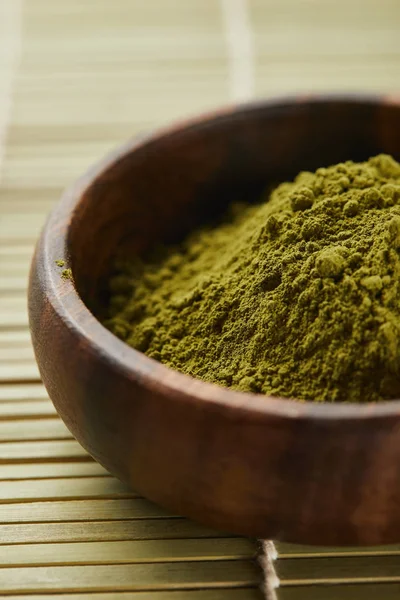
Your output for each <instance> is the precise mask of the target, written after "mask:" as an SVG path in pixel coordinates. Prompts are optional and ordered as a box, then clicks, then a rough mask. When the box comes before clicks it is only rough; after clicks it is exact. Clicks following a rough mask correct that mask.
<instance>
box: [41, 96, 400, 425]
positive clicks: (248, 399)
mask: <svg viewBox="0 0 400 600" xmlns="http://www.w3.org/2000/svg"><path fill="white" fill-rule="evenodd" d="M299 102H306V103H308V104H312V105H321V104H326V103H339V104H340V103H345V104H349V103H353V104H357V105H375V106H377V107H378V106H382V105H387V106H392V107H395V108H397V109H399V111H400V95H397V96H396V95H386V96H382V95H374V94H368V95H360V94H317V95H315V94H308V95H306V94H305V95H297V96H290V95H288V96H279V97H274V98H268V99H261V100H256V101H252V102H247V103H244V104H239V105H227V106H226V107H223V108H221V109H218V110H216V111H214V112H206V113H203V114H200V116H195V117H194V118H189V119H187V120H183V121H178V122H176V123H175V124H173V125H172V126H167V127H161V128H157V129H155V130H154V131H151V132H150V133H149V134H143V135H142V134H141V135H139V136H135V137H133V138H132V139H131V140H129V141H128V142H126V143H125V144H123V145H121V146H119V147H118V148H117V149H116V150H114V151H111V152H110V153H109V154H108V155H107V156H106V157H105V158H103V159H102V160H100V161H98V162H96V163H95V164H94V165H93V166H92V167H91V168H89V170H88V171H87V172H86V173H85V174H84V175H83V176H81V177H80V178H79V179H78V180H77V181H76V182H75V183H73V184H72V185H71V186H70V187H69V188H67V190H66V191H65V192H64V193H63V194H62V196H61V199H60V200H59V202H58V203H57V204H56V206H55V207H54V208H53V210H52V211H51V213H50V215H49V217H48V219H47V222H46V224H45V226H44V229H43V232H42V235H41V238H40V241H39V245H38V248H39V252H40V253H41V257H42V259H43V262H44V264H43V271H42V273H43V276H44V277H45V279H46V281H45V289H46V290H47V291H48V300H49V301H50V303H51V305H52V307H53V309H54V310H55V312H56V313H57V314H58V316H59V318H60V319H61V320H62V321H63V322H64V323H66V324H67V326H68V328H69V329H73V330H74V331H75V333H76V334H77V336H78V337H79V338H84V340H85V344H86V347H87V348H88V350H89V351H90V352H91V353H95V354H96V355H98V356H99V357H100V358H101V360H102V361H104V362H107V363H108V364H110V363H112V364H113V368H114V369H116V370H117V371H118V372H120V373H121V375H123V376H125V377H128V378H135V379H139V378H140V383H141V385H142V386H144V387H145V388H147V389H149V390H155V391H157V392H158V393H161V394H162V395H165V396H171V395H173V396H174V397H179V398H180V399H181V400H183V401H185V402H188V403H190V402H192V403H193V402H195V403H197V404H204V403H208V404H211V405H213V406H214V408H216V409H217V410H220V411H225V412H230V413H232V411H235V412H237V413H238V414H239V413H240V415H241V417H242V418H243V417H247V418H249V419H253V418H257V416H260V415H263V416H269V417H275V418H283V419H291V420H302V421H303V420H306V421H311V422H318V423H321V422H332V421H334V422H338V421H371V420H373V421H377V420H378V421H379V420H387V419H388V418H390V417H394V416H399V415H400V399H399V400H397V399H395V400H388V401H382V402H378V403H365V404H364V403H360V404H350V403H349V404H343V403H340V404H339V403H337V404H335V403H326V402H325V403H323V402H310V401H299V400H298V399H297V400H296V399H291V398H282V397H273V396H269V395H264V394H253V393H247V392H240V391H236V390H231V389H229V388H226V387H222V386H219V385H217V384H214V383H209V382H205V381H202V380H200V379H196V378H194V377H192V376H190V375H185V374H183V373H180V372H178V371H175V370H173V369H171V368H170V367H167V366H165V365H163V364H162V363H159V362H158V361H156V360H154V359H152V358H149V357H148V356H146V355H145V354H143V353H142V352H140V351H138V350H135V349H134V348H132V347H130V346H128V344H126V343H125V342H123V341H122V340H120V339H119V338H117V337H116V336H115V335H114V334H112V333H111V332H110V331H109V330H107V329H106V328H105V327H104V326H103V325H102V324H101V322H100V321H99V320H98V319H97V318H96V317H95V316H94V315H93V314H92V313H91V311H90V310H89V309H88V308H87V306H86V305H85V303H84V302H83V300H82V298H81V296H80V294H79V292H78V290H77V289H76V287H75V285H74V282H73V280H69V279H64V280H62V288H60V279H61V278H60V270H59V268H57V267H56V265H55V262H56V261H57V260H59V259H60V258H63V259H64V260H65V261H66V267H67V266H68V264H69V252H68V243H69V240H68V232H69V229H68V225H69V224H70V222H71V220H72V218H73V213H74V212H75V210H76V208H77V206H78V205H79V203H80V201H81V198H82V196H83V195H84V194H85V193H86V192H87V190H88V189H89V188H90V187H91V186H92V185H93V184H94V183H95V182H96V180H97V179H98V178H99V177H101V176H103V175H104V174H105V173H106V172H107V171H109V170H111V169H112V168H114V167H115V166H116V165H117V164H119V163H121V162H122V161H123V160H124V159H125V158H126V156H127V155H130V154H132V153H134V152H142V151H144V152H146V151H147V150H148V149H149V148H150V147H151V146H152V145H154V144H160V143H162V142H163V141H164V140H166V139H167V138H170V137H180V136H185V135H187V134H188V133H190V132H191V131H198V130H199V129H203V128H207V127H210V126H213V125H214V124H217V123H221V122H223V121H226V120H228V121H229V120H237V119H245V118H246V115H247V114H248V113H249V112H254V111H261V112H264V111H270V112H274V111H275V112H276V111H280V110H284V109H285V108H288V107H289V106H292V105H294V104H298V103H299ZM60 223H61V224H62V223H64V225H60ZM55 232H56V233H57V235H54V233H55ZM61 289H62V293H60V290H61ZM155 365H157V370H156V372H157V375H158V377H157V378H155V377H154V366H155Z"/></svg>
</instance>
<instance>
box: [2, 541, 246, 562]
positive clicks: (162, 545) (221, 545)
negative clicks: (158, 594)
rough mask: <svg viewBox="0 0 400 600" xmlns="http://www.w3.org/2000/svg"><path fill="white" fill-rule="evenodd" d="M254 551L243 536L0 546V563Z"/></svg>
mask: <svg viewBox="0 0 400 600" xmlns="http://www.w3.org/2000/svg"><path fill="white" fill-rule="evenodd" d="M255 551H256V546H255V544H254V543H253V542H251V541H249V540H245V539H243V538H202V539H195V540H193V539H180V540H140V541H119V542H104V541H102V542H80V543H68V542H67V543H63V544H28V545H23V546H21V545H19V546H1V545H0V563H1V565H2V566H3V567H5V566H7V567H13V566H40V565H79V564H84V565H89V564H92V565H98V564H110V563H111V564H118V563H120V564H122V563H148V562H178V561H181V560H184V561H192V560H193V561H201V560H207V561H211V560H245V559H249V560H251V559H252V558H253V557H254V555H255Z"/></svg>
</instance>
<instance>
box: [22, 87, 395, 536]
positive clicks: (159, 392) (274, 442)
mask: <svg viewBox="0 0 400 600" xmlns="http://www.w3.org/2000/svg"><path fill="white" fill-rule="evenodd" d="M380 152H385V153H389V154H392V155H393V156H394V157H397V159H399V157H400V101H399V102H396V100H395V99H393V98H392V99H391V98H358V97H339V98H335V97H333V98H305V97H304V98H295V99H284V100H277V101H268V102H260V103H258V104H251V105H249V106H244V107H240V108H237V109H236V108H235V109H230V110H227V111H225V112H221V113H218V114H216V115H212V116H207V117H204V118H200V119H199V120H196V121H193V122H190V123H188V124H184V125H180V126H177V127H175V128H173V129H170V130H167V131H162V132H161V133H156V134H154V135H151V136H149V137H148V138H147V139H142V140H139V141H133V142H131V143H129V144H128V145H126V146H124V147H123V148H122V149H120V150H118V151H117V152H115V153H114V154H112V155H111V156H110V157H108V158H107V159H106V160H105V161H104V162H102V163H100V164H99V165H98V166H97V167H95V168H94V169H92V170H91V171H89V173H88V174H86V175H85V176H84V177H83V178H82V179H81V180H80V181H78V182H77V183H76V184H75V185H74V186H73V187H72V188H71V189H70V190H69V191H67V192H66V194H65V195H64V196H63V198H62V199H61V202H60V203H59V204H58V205H57V206H56V208H55V209H54V210H53V212H52V214H51V215H50V217H49V220H48V222H47V224H46V226H45V228H44V231H43V233H42V235H41V238H40V240H39V242H38V245H37V248H36V253H35V257H34V260H33V264H32V270H31V276H30V287H29V313H30V323H31V329H32V338H33V344H34V347H35V352H36V357H37V361H38V363H39V368H40V373H41V375H42V378H43V381H44V383H45V385H46V388H47V390H48V392H49V395H50V397H51V399H52V400H53V402H54V404H55V406H56V409H57V411H58V412H59V414H60V415H61V417H62V418H63V419H64V421H65V423H66V425H67V426H68V428H69V429H70V430H71V432H72V433H73V435H74V436H75V437H76V438H77V439H78V440H79V441H80V442H81V444H82V445H83V446H84V448H86V450H87V451H88V452H89V453H90V454H91V455H92V456H93V457H94V458H95V459H96V460H97V461H99V462H100V463H101V464H102V465H104V466H105V467H106V468H107V469H109V471H111V473H113V474H115V475H116V476H117V477H119V478H120V479H122V480H123V481H126V482H128V483H129V484H131V485H132V486H133V487H134V489H135V490H137V491H138V492H140V493H141V494H143V495H144V496H146V497H147V498H149V499H151V500H153V501H154V502H157V503H159V504H161V505H163V506H165V507H166V508H168V509H169V510H172V511H174V512H175V513H176V514H181V515H185V516H188V517H192V518H193V519H197V520H198V521H200V522H202V523H205V524H207V525H210V526H215V527H217V528H220V529H223V530H228V531H231V532H234V533H238V534H245V535H249V536H256V537H262V538H273V539H279V540H288V541H292V542H300V543H310V544H326V545H330V544H340V545H347V544H378V543H390V542H399V541H400V401H397V400H396V401H392V402H385V403H382V404H379V405H372V404H370V405H350V404H349V405H343V404H342V405H333V404H332V405H317V404H312V403H300V402H296V401H293V400H285V399H277V398H271V397H266V396H263V395H256V394H246V393H240V392H235V391H231V390H228V389H224V388H222V387H218V386H216V385H212V384H208V383H204V382H202V381H198V380H195V379H192V378H191V377H188V376H185V375H182V374H180V373H177V372H175V371H172V370H170V369H168V368H167V367H165V366H163V365H161V364H159V363H157V362H156V361H154V360H152V359H150V358H148V357H146V356H145V355H143V354H141V353H140V352H138V351H135V350H133V349H132V348H130V347H128V346H127V345H126V344H125V343H123V342H122V341H120V340H119V339H117V338H116V337H114V335H112V334H111V333H110V332H109V331H107V330H106V329H105V328H104V327H103V326H102V325H101V324H100V322H99V321H98V320H97V319H96V317H95V316H93V313H94V314H99V311H101V306H102V302H104V289H105V287H104V286H105V277H106V275H107V273H108V272H109V271H110V268H111V264H112V257H113V255H114V253H115V251H116V249H117V248H121V247H122V248H124V249H125V250H129V251H135V252H142V251H144V250H146V248H148V247H149V246H151V245H152V244H153V243H154V242H155V241H156V240H160V239H163V240H167V241H168V240H174V239H177V238H179V237H182V235H184V233H185V232H187V231H188V230H189V229H190V228H192V227H194V226H196V225H197V224H198V223H199V222H201V221H202V220H204V218H206V217H207V216H210V215H211V214H214V213H217V212H218V211H221V210H222V209H223V208H224V207H225V206H226V204H227V203H228V202H230V201H232V200H233V199H235V198H237V197H242V198H243V197H246V198H250V197H251V196H253V195H255V194H257V193H258V192H259V191H260V190H261V189H262V188H263V186H265V185H266V183H267V182H269V181H274V182H277V181H279V180H285V179H287V178H290V177H292V176H293V175H295V174H296V173H297V172H298V171H300V170H302V169H316V168H317V167H320V166H327V165H329V164H334V163H337V162H339V161H342V160H347V159H352V160H355V161H359V160H364V159H367V158H368V157H370V156H372V155H375V154H377V153H380ZM59 259H64V260H65V261H66V266H67V267H68V268H71V269H72V273H73V278H74V281H72V280H69V279H64V278H62V277H61V271H62V269H60V267H58V266H57V265H56V264H55V261H57V260H59Z"/></svg>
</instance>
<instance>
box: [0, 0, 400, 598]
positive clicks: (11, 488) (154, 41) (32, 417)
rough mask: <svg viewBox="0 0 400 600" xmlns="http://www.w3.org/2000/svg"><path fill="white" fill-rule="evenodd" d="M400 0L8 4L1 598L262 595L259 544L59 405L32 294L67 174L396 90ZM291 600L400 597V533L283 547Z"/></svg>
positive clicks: (0, 173)
mask: <svg viewBox="0 0 400 600" xmlns="http://www.w3.org/2000/svg"><path fill="white" fill-rule="evenodd" d="M399 20H400V7H399V4H398V2H397V1H396V0H381V1H380V2H376V1H375V0H353V1H352V2H348V1H346V2H345V1H344V0H335V1H331V0H324V2H317V0H314V1H313V0H248V1H247V2H246V1H245V0H113V1H110V0H68V2H62V1H61V0H25V2H23V1H22V0H0V595H9V594H11V595H14V597H15V598H28V597H29V598H31V599H36V600H39V599H40V598H43V599H44V598H46V599H47V600H50V599H54V598H59V599H60V600H61V599H63V600H68V599H71V598H74V599H75V600H81V599H83V598H91V599H92V600H100V599H101V600H111V599H113V598H116V599H117V600H128V599H129V600H257V599H260V598H261V597H262V594H261V592H260V591H259V590H258V585H259V582H260V577H261V573H260V569H259V567H257V565H256V563H255V561H254V555H255V552H256V544H255V542H253V541H249V540H246V539H241V538H237V537H230V536H223V535H221V534H219V533H218V532H214V531H210V530H208V529H206V528H204V527H200V526H198V525H196V524H194V523H192V522H189V521H187V520H185V519H182V518H179V517H177V516H176V515H171V514H168V513H166V512H165V511H163V510H161V509H160V508H158V507H157V506H154V505H152V504H150V503H149V502H147V501H146V500H144V499H143V498H140V497H138V496H137V495H136V494H134V493H132V492H130V491H129V490H128V489H126V488H125V487H124V486H123V485H122V484H120V483H119V482H118V481H116V480H115V479H114V478H112V477H111V476H109V475H108V474H107V473H106V472H105V471H104V470H103V469H102V468H101V467H100V466H98V465H97V464H96V463H94V462H93V461H92V460H91V459H90V457H89V456H87V454H86V453H85V452H84V450H83V449H82V448H81V447H80V446H79V444H78V443H77V442H76V441H75V440H73V439H72V437H71V435H70V434H69V432H68V431H67V430H66V428H65V427H64V425H63V423H62V422H61V421H60V420H59V419H58V417H57V416H56V414H55V412H54V409H53V407H52V404H51V403H50V401H49V399H48V397H47V395H46V392H45V390H44V388H43V386H42V385H41V383H40V380H39V375H38V371H37V368H36V365H35V362H34V358H33V353H32V349H31V345H30V339H29V333H28V325H27V315H26V308H25V294H26V278H27V272H28V265H29V261H30V258H31V253H32V248H33V244H34V241H35V239H36V237H37V235H38V232H39V230H40V227H41V226H42V224H43V220H44V218H45V215H46V213H47V212H48V210H49V209H50V208H51V207H52V205H53V204H54V202H55V201H56V200H57V199H58V197H59V196H60V192H61V190H62V188H63V187H64V186H65V185H66V184H68V183H69V182H71V181H72V180H73V179H74V178H75V177H77V176H78V175H79V174H81V173H82V172H83V171H84V170H85V169H86V168H87V166H88V165H89V164H90V163H92V162H94V161H95V160H97V159H98V158H99V157H101V156H102V155H103V154H104V153H106V152H107V151H108V150H109V149H111V148H112V147H114V146H115V145H117V144H118V143H120V142H121V141H123V140H125V139H127V138H128V137H130V136H132V135H134V134H135V133H138V132H140V131H143V130H144V129H148V128H150V127H151V128H154V127H155V126H157V125H159V124H161V123H166V122H169V121H171V120H173V119H176V118H182V117H184V116H186V115H188V114H193V113H196V112H199V111H202V110H205V109H208V108H210V107H214V106H216V105H220V104H225V103H227V102H230V101H232V100H234V101H240V100H245V99H248V98H251V97H252V96H254V95H275V94H278V93H282V92H298V91H310V90H311V91H317V90H319V91H322V90H346V91H351V90H360V89H363V90H370V91H385V92H387V91H393V92H395V91H399V84H398V82H399V81H400V44H399ZM277 550H278V552H279V558H278V560H277V561H276V563H275V564H276V568H277V572H278V575H279V577H280V579H281V587H280V589H279V590H278V597H279V599H280V600H331V599H334V598H335V599H336V598H341V599H342V600H348V599H351V600H355V599H356V598H363V599H367V600H368V599H369V598H374V597H375V596H376V597H378V596H379V597H380V598H382V599H386V600H389V599H394V598H396V599H398V598H399V597H400V583H399V582H400V547H398V548H387V549H364V550H363V551H359V550H358V551H357V550H351V549H350V550H348V551H347V554H348V555H345V554H344V553H343V551H340V550H333V549H323V548H322V549H321V548H320V549H310V548H300V547H295V546H289V545H278V546H277Z"/></svg>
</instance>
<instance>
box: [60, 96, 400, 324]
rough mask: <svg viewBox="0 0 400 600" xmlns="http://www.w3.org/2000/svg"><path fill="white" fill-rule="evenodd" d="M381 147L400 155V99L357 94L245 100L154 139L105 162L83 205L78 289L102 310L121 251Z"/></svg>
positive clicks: (75, 258)
mask: <svg viewBox="0 0 400 600" xmlns="http://www.w3.org/2000/svg"><path fill="white" fill-rule="evenodd" d="M381 152H385V153H388V154H391V155H392V156H394V157H395V158H397V159H398V160H399V159H400V108H399V107H396V106H394V105H390V104H384V103H378V102H376V101H370V102H365V101H357V100H354V101H353V100H347V101H337V100H332V101H331V102H327V101H326V100H325V101H315V100H314V101H304V102H303V101H299V102H297V103H296V102H290V103H288V104H286V105H285V104H280V105H279V106H278V105H275V106H272V105H270V106H268V105H264V106H260V107H257V108H252V109H248V108H247V109H246V108H245V109H242V110H239V111H237V112H233V113H231V114H228V115H225V116H224V117H217V118H215V119H211V120H210V121H206V122H204V123H203V124H202V125H195V126H192V127H189V128H188V129H183V130H180V131H176V132H175V133H172V134H170V135H167V136H164V137H161V138H159V139H154V140H150V141H149V142H147V143H145V144H144V145H142V146H140V147H139V148H138V149H137V150H133V151H132V152H130V153H129V154H128V155H126V156H125V157H124V158H122V159H120V160H118V161H117V162H116V163H115V164H114V165H112V166H111V167H110V168H109V169H108V170H107V171H105V172H104V173H103V174H102V175H101V176H100V177H99V178H98V179H97V180H96V181H95V182H94V183H93V184H92V185H91V186H90V187H89V189H88V190H87V191H86V193H85V195H84V196H83V197H82V198H81V200H80V202H79V205H78V207H77V209H76V211H75V212H74V216H73V219H72V222H71V226H70V233H69V238H68V254H69V258H70V263H71V266H72V270H73V274H74V279H75V284H76V286H77V289H78V292H79V293H80V295H81V297H82V298H83V300H84V302H85V303H86V305H87V306H88V307H89V308H90V309H91V310H92V311H93V312H95V313H98V312H99V311H101V298H104V289H105V282H106V278H107V274H108V273H109V272H110V269H111V267H112V262H113V257H114V256H115V254H116V252H117V251H121V250H122V251H124V252H127V253H136V252H139V253H143V252H145V251H146V250H148V249H149V248H150V247H151V246H152V245H153V244H155V243H156V242H159V241H166V242H168V241H176V240H177V239H179V238H182V237H183V236H184V235H185V234H186V233H187V232H188V231H189V230H190V229H191V228H194V227H196V226H198V225H199V224H200V223H202V222H204V221H207V220H208V219H210V218H211V217H213V216H215V215H217V214H219V213H221V212H222V211H223V210H224V209H225V208H226V206H227V205H228V204H229V203H230V202H232V201H233V200H237V199H241V200H245V199H248V200H251V199H252V198H254V197H256V196H257V195H258V194H259V193H260V192H261V190H262V189H263V187H264V186H265V185H267V184H268V183H270V182H273V183H275V182H278V181H282V180H287V179H291V178H293V176H295V175H296V174H297V173H298V172H299V171H301V170H315V169H316V168H318V167H321V166H328V165H330V164H335V163H337V162H340V161H344V160H354V161H360V160H365V159H367V158H369V157H370V156H373V155H375V154H378V153H381ZM99 300H100V301H99Z"/></svg>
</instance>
